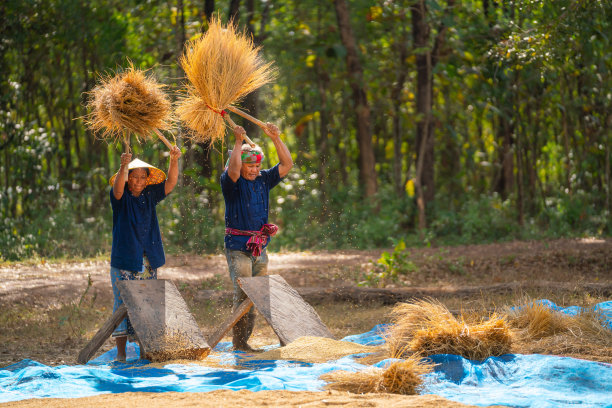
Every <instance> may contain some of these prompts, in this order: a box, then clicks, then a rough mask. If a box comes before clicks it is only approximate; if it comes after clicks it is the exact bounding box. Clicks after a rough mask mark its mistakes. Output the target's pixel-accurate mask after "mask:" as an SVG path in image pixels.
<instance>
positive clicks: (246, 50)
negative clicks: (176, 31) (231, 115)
mask: <svg viewBox="0 0 612 408" xmlns="http://www.w3.org/2000/svg"><path fill="white" fill-rule="evenodd" d="M185 49H186V51H185V54H184V55H183V56H182V57H181V58H180V61H179V62H180V64H181V67H182V68H183V70H184V71H185V75H186V77H187V80H188V85H187V87H186V92H185V94H184V95H183V97H182V98H180V100H179V102H178V107H177V110H176V112H177V114H178V116H179V118H180V119H181V120H182V121H183V122H185V124H186V125H187V127H188V128H189V129H190V130H191V134H190V136H191V137H192V138H193V139H194V140H196V141H212V142H215V141H216V140H218V139H222V138H223V137H224V135H225V123H224V121H223V116H222V114H221V113H223V112H224V110H225V109H226V108H227V107H228V106H230V105H234V104H237V103H239V102H240V101H241V100H242V99H244V97H245V96H246V95H248V94H249V93H251V92H253V91H254V90H256V89H258V88H260V87H261V86H263V85H265V84H267V83H269V82H272V81H273V80H274V78H275V77H276V73H277V71H276V69H274V68H272V63H271V62H268V63H266V62H265V61H264V60H263V58H262V57H261V55H260V51H261V47H255V46H254V44H253V40H252V38H251V37H250V36H249V35H248V34H247V33H246V32H245V31H242V32H239V31H238V30H237V27H236V25H235V24H234V23H233V22H231V21H230V22H229V23H228V24H227V25H226V26H225V27H224V26H223V25H222V23H221V21H220V18H219V16H216V17H214V18H213V19H212V20H211V21H210V25H209V28H208V30H207V31H206V33H205V34H204V35H202V36H200V37H199V38H197V39H195V40H193V41H190V42H188V43H187V44H186V47H185Z"/></svg>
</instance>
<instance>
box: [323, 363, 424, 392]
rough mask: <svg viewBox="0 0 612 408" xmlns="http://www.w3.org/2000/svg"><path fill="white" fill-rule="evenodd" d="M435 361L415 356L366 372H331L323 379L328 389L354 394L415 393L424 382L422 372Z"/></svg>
mask: <svg viewBox="0 0 612 408" xmlns="http://www.w3.org/2000/svg"><path fill="white" fill-rule="evenodd" d="M432 369H433V364H430V363H426V362H423V361H421V360H419V359H418V358H416V357H410V358H408V359H406V360H403V361H398V362H395V363H393V364H391V365H390V366H389V367H388V368H387V369H382V368H370V369H368V370H365V371H357V372H350V371H332V372H330V373H327V374H324V375H322V376H321V377H320V378H321V379H322V380H324V381H327V382H328V384H327V385H326V388H327V389H332V390H338V391H348V392H352V393H355V394H362V393H372V392H388V393H392V394H403V395H415V394H417V393H418V391H419V389H420V387H421V386H422V384H423V380H422V378H421V376H422V375H424V374H426V373H429V372H431V371H432Z"/></svg>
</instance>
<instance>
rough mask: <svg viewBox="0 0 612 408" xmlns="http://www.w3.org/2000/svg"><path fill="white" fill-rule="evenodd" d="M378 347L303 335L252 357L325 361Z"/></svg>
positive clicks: (372, 350)
mask: <svg viewBox="0 0 612 408" xmlns="http://www.w3.org/2000/svg"><path fill="white" fill-rule="evenodd" d="M378 349H379V348H378V347H373V346H364V345H362V344H357V343H351V342H349V341H340V340H334V339H329V338H326V337H315V336H303V337H300V338H299V339H297V340H294V341H292V342H291V343H289V344H287V345H286V346H284V347H279V348H277V349H273V350H270V351H266V352H265V353H261V354H258V355H257V356H254V357H251V358H250V359H251V360H291V361H303V362H305V363H325V362H327V361H330V360H337V359H339V358H342V357H344V356H348V355H351V354H360V353H372V352H375V351H377V350H378Z"/></svg>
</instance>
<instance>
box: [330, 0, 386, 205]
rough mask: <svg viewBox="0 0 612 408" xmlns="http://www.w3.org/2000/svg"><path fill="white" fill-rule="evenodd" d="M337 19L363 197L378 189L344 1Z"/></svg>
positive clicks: (337, 0) (360, 78) (367, 116)
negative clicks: (352, 111)
mask: <svg viewBox="0 0 612 408" xmlns="http://www.w3.org/2000/svg"><path fill="white" fill-rule="evenodd" d="M334 5H335V8H336V17H337V20H338V28H339V30H340V38H341V40H342V44H343V45H344V48H345V49H346V65H347V70H348V75H349V82H350V85H351V89H352V91H353V105H354V110H355V114H356V122H357V124H356V125H357V142H358V144H359V180H360V182H361V183H362V184H363V186H364V193H365V196H366V197H371V196H373V195H374V194H376V192H377V190H378V183H377V179H376V162H375V158H374V149H373V147H372V131H371V128H370V106H369V105H368V98H367V95H366V91H365V89H364V86H363V84H364V79H363V69H362V67H361V63H360V61H359V58H358V55H357V45H356V42H355V37H354V35H353V30H352V28H351V25H350V20H349V11H348V6H347V4H346V1H345V0H335V1H334Z"/></svg>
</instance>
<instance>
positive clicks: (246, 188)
mask: <svg viewBox="0 0 612 408" xmlns="http://www.w3.org/2000/svg"><path fill="white" fill-rule="evenodd" d="M280 181H281V177H280V174H279V173H278V164H277V165H276V166H274V167H272V168H271V169H268V170H261V171H260V172H259V176H257V178H255V180H253V181H250V180H247V179H245V178H243V177H242V176H240V177H238V180H236V182H235V183H234V182H233V181H232V179H231V178H230V176H229V175H228V174H227V170H225V171H224V172H223V174H221V191H222V192H223V199H224V200H225V226H226V227H228V228H235V229H239V230H243V231H259V230H260V229H261V227H263V225H264V224H267V223H268V209H269V208H270V206H269V203H270V190H271V189H272V188H273V187H275V186H276V185H277V184H278V183H280ZM249 238H250V237H249V236H244V235H226V236H225V247H226V248H227V249H233V250H239V251H245V252H248V250H247V247H246V243H247V241H248V240H249ZM268 243H270V239H268ZM266 245H267V244H266ZM264 248H265V247H264Z"/></svg>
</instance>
